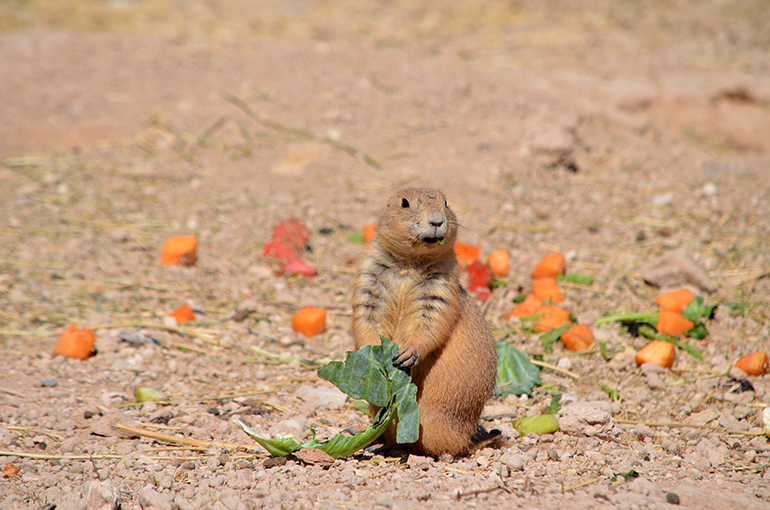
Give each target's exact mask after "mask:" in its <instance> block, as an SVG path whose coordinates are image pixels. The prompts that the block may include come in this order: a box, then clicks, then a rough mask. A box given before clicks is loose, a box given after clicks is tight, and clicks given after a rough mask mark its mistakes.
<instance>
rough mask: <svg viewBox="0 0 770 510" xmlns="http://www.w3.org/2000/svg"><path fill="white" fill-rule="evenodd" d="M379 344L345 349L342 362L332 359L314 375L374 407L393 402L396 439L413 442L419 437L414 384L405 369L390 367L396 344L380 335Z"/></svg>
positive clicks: (402, 441) (396, 349)
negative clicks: (348, 350) (355, 349)
mask: <svg viewBox="0 0 770 510" xmlns="http://www.w3.org/2000/svg"><path fill="white" fill-rule="evenodd" d="M380 341H381V342H382V344H381V345H365V346H364V347H361V348H360V349H359V350H357V351H351V352H348V353H347V355H346V357H345V362H344V363H342V362H340V361H333V362H331V363H329V364H328V365H326V366H325V367H323V368H321V369H320V370H319V371H318V375H319V376H320V377H321V378H322V379H326V380H327V381H329V382H330V383H332V384H334V385H335V386H337V387H338V388H339V389H340V390H342V391H344V392H345V393H347V394H348V395H350V396H351V397H353V398H362V399H364V400H366V401H367V402H369V403H370V404H374V405H376V406H378V407H386V406H388V405H389V404H391V402H392V404H393V405H395V407H396V410H397V412H398V427H397V429H396V441H397V442H399V443H414V442H415V441H417V440H418V439H419V437H420V408H419V406H418V405H417V386H415V385H414V384H413V383H412V377H411V376H410V375H409V372H408V371H407V370H404V369H401V368H397V367H394V366H393V357H395V356H396V354H398V345H397V344H396V343H394V342H392V341H390V340H388V339H387V338H385V337H380Z"/></svg>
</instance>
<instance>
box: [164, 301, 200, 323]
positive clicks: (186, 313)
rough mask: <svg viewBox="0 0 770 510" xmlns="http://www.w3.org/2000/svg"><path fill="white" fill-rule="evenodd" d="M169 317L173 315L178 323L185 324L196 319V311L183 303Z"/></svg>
mask: <svg viewBox="0 0 770 510" xmlns="http://www.w3.org/2000/svg"><path fill="white" fill-rule="evenodd" d="M168 316H169V317H173V318H174V320H175V321H176V323H177V324H183V323H185V322H190V321H194V320H195V312H193V311H192V308H190V307H189V306H187V305H182V306H180V307H179V308H177V309H176V310H174V311H173V312H171V313H170V314H168Z"/></svg>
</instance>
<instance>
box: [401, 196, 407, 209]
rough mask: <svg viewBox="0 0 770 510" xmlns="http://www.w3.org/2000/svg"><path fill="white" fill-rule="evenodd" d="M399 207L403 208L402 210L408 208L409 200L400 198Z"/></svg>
mask: <svg viewBox="0 0 770 510" xmlns="http://www.w3.org/2000/svg"><path fill="white" fill-rule="evenodd" d="M401 207H403V208H404V209H406V208H408V207H409V200H407V199H405V198H402V199H401Z"/></svg>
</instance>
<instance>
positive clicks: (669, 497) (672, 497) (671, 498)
mask: <svg viewBox="0 0 770 510" xmlns="http://www.w3.org/2000/svg"><path fill="white" fill-rule="evenodd" d="M666 503H669V504H671V505H678V504H679V496H677V495H676V493H674V492H669V493H667V494H666Z"/></svg>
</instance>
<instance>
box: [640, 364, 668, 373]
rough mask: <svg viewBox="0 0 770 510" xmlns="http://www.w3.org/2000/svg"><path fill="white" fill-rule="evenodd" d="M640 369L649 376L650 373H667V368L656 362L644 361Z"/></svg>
mask: <svg viewBox="0 0 770 510" xmlns="http://www.w3.org/2000/svg"><path fill="white" fill-rule="evenodd" d="M639 369H640V370H641V371H642V374H644V375H646V376H649V375H650V374H664V373H666V369H665V368H663V367H662V366H660V365H657V364H655V363H642V364H641V366H640V367H639Z"/></svg>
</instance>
